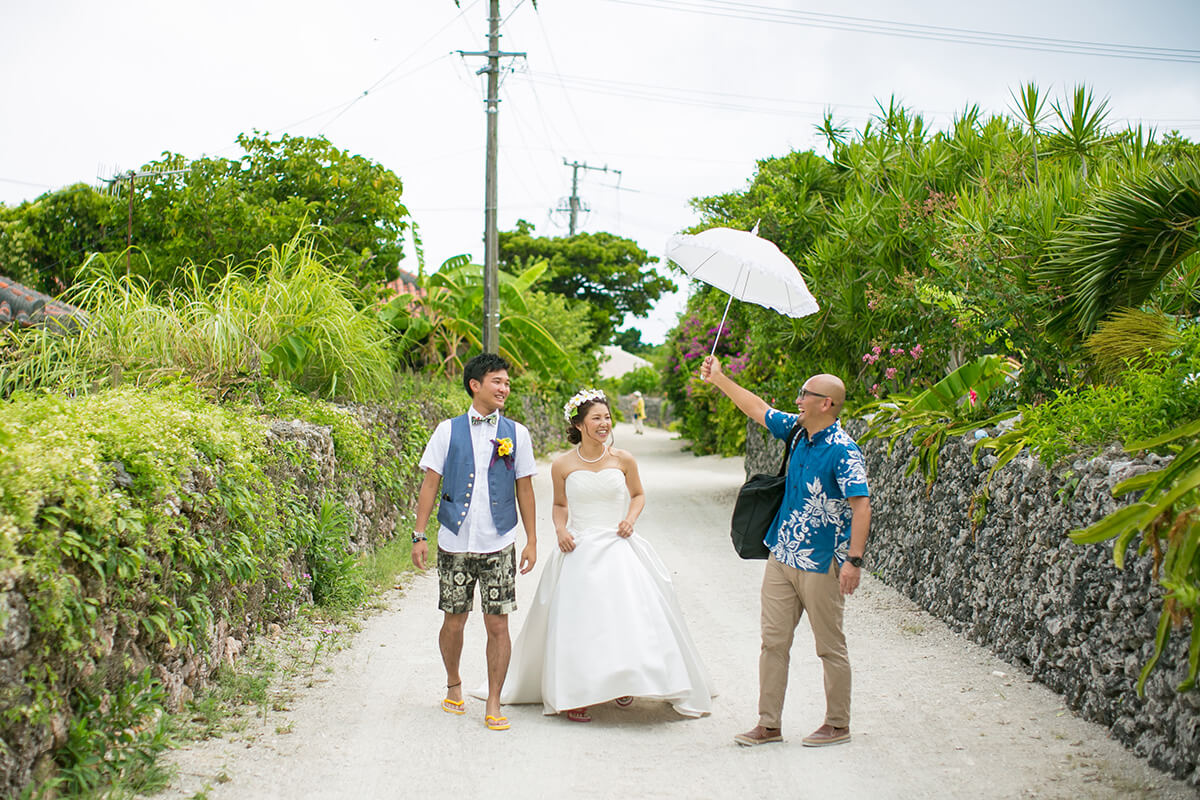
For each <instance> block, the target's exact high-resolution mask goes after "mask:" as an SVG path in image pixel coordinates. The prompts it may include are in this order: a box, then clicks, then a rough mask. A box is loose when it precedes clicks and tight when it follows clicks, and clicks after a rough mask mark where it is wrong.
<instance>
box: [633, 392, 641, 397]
mask: <svg viewBox="0 0 1200 800" xmlns="http://www.w3.org/2000/svg"><path fill="white" fill-rule="evenodd" d="M633 396H634V397H641V396H642V393H641V392H634V393H633Z"/></svg>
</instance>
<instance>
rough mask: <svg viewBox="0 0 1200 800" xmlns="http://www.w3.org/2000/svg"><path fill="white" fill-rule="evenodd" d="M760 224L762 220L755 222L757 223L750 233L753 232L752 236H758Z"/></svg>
mask: <svg viewBox="0 0 1200 800" xmlns="http://www.w3.org/2000/svg"><path fill="white" fill-rule="evenodd" d="M760 222H762V220H761V219H759V220H756V221H755V223H754V227H753V228H751V229H750V232H751V233H752V234H754V235H755V236H758V223H760Z"/></svg>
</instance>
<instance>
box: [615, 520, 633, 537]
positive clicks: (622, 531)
mask: <svg viewBox="0 0 1200 800" xmlns="http://www.w3.org/2000/svg"><path fill="white" fill-rule="evenodd" d="M617 536H620V537H621V538H622V539H628V538H629V537H630V536H633V523H632V522H630V521H629V520H627V519H623V520H621V521H620V522H618V523H617Z"/></svg>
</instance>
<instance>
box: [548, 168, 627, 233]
mask: <svg viewBox="0 0 1200 800" xmlns="http://www.w3.org/2000/svg"><path fill="white" fill-rule="evenodd" d="M563 164H564V165H565V166H568V167H570V168H571V196H570V197H569V198H567V207H566V208H560V209H558V210H559V211H567V212H569V213H570V222H569V223H568V225H567V231H568V235H569V236H574V235H575V228H576V224H577V223H578V222H579V209H580V208H582V207H583V205H582V203H580V202H579V170H581V169H594V170H596V171H597V172H612V173H615V174H616V175H620V174H621V170H619V169H609V168H608V165H607V164H605V165H604V166H603V167H592V166H588V164H587V162H579V161H567V160H566V159H565V158H564V159H563ZM618 182H619V179H618ZM584 210H585V211H586V210H587V209H586V208H585V209H584Z"/></svg>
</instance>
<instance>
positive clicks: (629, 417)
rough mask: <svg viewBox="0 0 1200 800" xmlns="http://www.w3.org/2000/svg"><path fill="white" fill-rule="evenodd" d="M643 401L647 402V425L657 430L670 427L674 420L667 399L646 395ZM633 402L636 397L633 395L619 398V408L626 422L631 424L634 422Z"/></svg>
mask: <svg viewBox="0 0 1200 800" xmlns="http://www.w3.org/2000/svg"><path fill="white" fill-rule="evenodd" d="M642 399H643V400H645V401H646V424H647V425H653V426H654V427H656V428H667V427H670V425H671V420H673V419H674V417H673V416H672V414H671V403H670V402H669V401H668V400H667V399H666V398H665V397H656V396H654V395H645V396H644V397H643V398H642ZM633 401H634V397H633V395H631V394H626V395H621V396H620V397H618V398H617V408H619V409H621V413H622V414H623V415H624V416H625V421H626V422H629V423H632V422H633Z"/></svg>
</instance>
